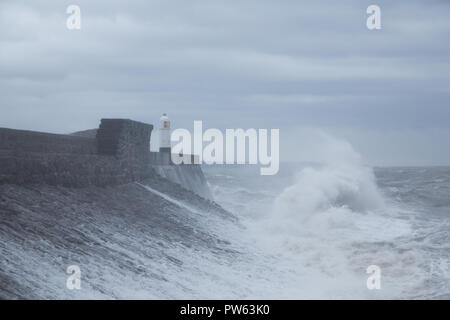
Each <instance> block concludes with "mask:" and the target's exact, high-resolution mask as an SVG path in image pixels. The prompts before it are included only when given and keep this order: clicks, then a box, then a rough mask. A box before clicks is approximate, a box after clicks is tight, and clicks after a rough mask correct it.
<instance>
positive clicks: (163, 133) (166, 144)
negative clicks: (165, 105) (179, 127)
mask: <svg viewBox="0 0 450 320" xmlns="http://www.w3.org/2000/svg"><path fill="white" fill-rule="evenodd" d="M159 152H169V153H170V120H169V117H168V116H167V114H165V113H163V115H162V116H161V118H160V119H159Z"/></svg>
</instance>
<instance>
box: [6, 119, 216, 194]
mask: <svg viewBox="0 0 450 320" xmlns="http://www.w3.org/2000/svg"><path fill="white" fill-rule="evenodd" d="M152 130H153V125H151V124H146V123H142V122H137V121H132V120H128V119H102V120H101V123H100V126H99V128H98V129H93V130H88V131H85V132H80V133H77V134H74V135H63V134H51V133H43V132H34V131H25V130H13V129H6V128H0V184H19V185H23V184H36V183H45V184H49V185H61V186H65V187H87V186H101V187H105V186H114V185H120V184H125V183H129V182H133V181H140V180H143V179H148V178H151V177H154V176H155V175H157V174H159V175H161V176H163V177H164V178H166V179H168V180H170V181H172V182H175V183H177V184H179V185H181V186H183V187H184V188H186V189H188V190H190V191H193V192H195V193H197V194H199V195H200V196H202V197H204V198H209V199H210V198H211V194H210V192H209V189H208V187H207V184H206V180H205V178H204V176H203V172H202V170H201V168H200V166H198V165H186V166H184V165H182V166H176V167H177V168H175V165H173V164H172V163H171V161H170V154H169V153H159V152H150V139H151V133H152ZM84 133H86V134H84Z"/></svg>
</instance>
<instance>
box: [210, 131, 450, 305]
mask: <svg viewBox="0 0 450 320" xmlns="http://www.w3.org/2000/svg"><path fill="white" fill-rule="evenodd" d="M314 139H315V141H314V145H316V146H321V147H320V148H316V150H317V151H318V152H316V153H313V152H312V153H311V156H312V157H314V159H313V160H314V163H309V164H308V163H306V164H305V163H290V164H288V163H284V164H283V163H282V165H281V167H280V173H279V174H278V175H276V176H272V177H267V176H265V177H263V176H259V175H258V171H257V168H254V167H251V166H241V167H206V168H205V172H206V174H207V178H208V181H209V183H210V187H211V189H212V191H213V193H214V197H215V200H216V201H217V202H219V203H220V204H221V205H223V206H224V207H225V208H226V209H228V210H230V211H232V212H233V213H234V214H236V215H237V216H238V217H239V218H240V219H241V221H242V223H243V224H244V226H245V232H244V233H245V234H244V235H242V234H236V235H234V236H236V237H237V238H239V239H244V238H245V239H247V240H246V241H248V242H247V243H249V244H250V245H249V247H248V250H249V252H250V253H251V252H254V255H255V257H256V258H255V259H257V260H258V257H260V258H261V260H260V261H259V262H258V261H256V262H255V263H261V264H264V263H269V264H270V266H267V267H268V268H267V269H265V270H270V272H269V271H266V272H267V273H268V274H267V277H268V278H269V279H270V281H272V283H273V289H272V292H271V293H270V294H269V295H268V297H280V298H281V297H288V298H292V299H295V298H300V299H302V298H319V299H321V298H332V299H339V298H344V299H347V298H355V299H360V298H361V299H377V298H437V299H440V298H444V299H445V298H446V299H448V298H450V280H449V279H450V278H449V268H450V260H449V258H450V253H449V252H450V250H448V249H449V244H448V243H449V241H448V240H449V231H450V203H449V200H448V199H449V198H450V197H449V195H450V168H377V169H375V170H374V169H373V168H370V167H368V166H365V165H364V163H363V161H362V159H361V157H360V156H359V154H358V153H357V152H356V151H355V150H353V148H352V147H351V146H350V145H349V144H348V143H346V142H345V141H341V140H337V139H334V138H332V137H329V136H326V135H324V134H320V135H315V136H314ZM310 151H311V150H310ZM242 241H244V240H242ZM244 242H245V241H244ZM259 255H260V256H259ZM265 255H268V256H270V257H273V259H268V260H266V259H263V258H262V257H263V256H265ZM370 265H377V266H379V267H380V268H381V274H382V276H381V289H380V290H368V289H367V286H366V281H367V278H368V276H369V274H367V273H366V269H367V267H368V266H370ZM277 290H278V291H279V292H277Z"/></svg>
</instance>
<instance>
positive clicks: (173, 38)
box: [0, 0, 450, 165]
mask: <svg viewBox="0 0 450 320" xmlns="http://www.w3.org/2000/svg"><path fill="white" fill-rule="evenodd" d="M70 4H76V5H79V6H80V8H81V30H74V31H69V30H68V29H67V28H66V19H67V17H68V14H66V8H67V7H68V6H69V5H70ZM371 4H377V5H379V6H380V7H381V23H382V29H381V30H373V31H370V30H368V29H367V27H366V18H367V14H366V8H367V7H368V6H369V5H371ZM449 17H450V1H447V0H442V1H432V0H427V1H425V0H423V1H411V0H408V1H406V0H405V1H378V0H373V1H365V0H355V1H335V0H334V1H323V0H317V1H311V0H308V1H299V0H291V1H289V0H270V1H269V0H221V1H218V0H177V1H175V0H159V1H153V0H151V1H150V0H129V1H118V0H97V1H92V0H71V1H62V0H40V1H29V0H28V1H20V0H2V1H1V2H0V115H1V116H0V127H9V128H18V129H30V130H39V131H49V132H57V133H68V132H72V131H77V130H82V129H88V128H94V127H97V126H98V124H99V120H100V118H104V117H120V118H131V119H135V120H139V121H144V122H149V123H155V124H156V122H157V120H158V118H159V116H160V115H161V113H163V112H167V113H169V116H170V117H171V119H172V122H173V126H174V127H184V128H188V129H190V128H192V123H193V121H194V120H203V122H204V125H205V126H206V127H216V128H220V129H225V128H239V127H241V128H251V127H256V128H268V129H270V128H279V129H280V139H281V145H282V154H281V155H282V158H281V160H292V159H295V158H304V159H306V158H307V157H304V156H305V154H304V152H303V153H302V144H307V143H313V142H308V141H307V140H305V139H303V140H302V139H301V137H303V136H304V135H302V133H304V132H305V130H318V129H319V130H323V131H325V132H328V133H329V134H331V135H333V136H336V137H339V138H343V139H346V140H348V141H349V142H350V143H351V144H352V145H353V146H354V147H355V149H356V150H358V151H359V152H360V153H361V154H362V156H363V158H364V159H365V161H366V162H367V163H369V164H373V165H442V164H447V165H450V58H449V57H450V19H449Z"/></svg>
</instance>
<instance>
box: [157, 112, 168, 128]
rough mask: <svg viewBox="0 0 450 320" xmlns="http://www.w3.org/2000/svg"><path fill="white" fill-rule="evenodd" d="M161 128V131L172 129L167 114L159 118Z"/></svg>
mask: <svg viewBox="0 0 450 320" xmlns="http://www.w3.org/2000/svg"><path fill="white" fill-rule="evenodd" d="M159 127H160V129H170V120H169V117H168V116H167V114H166V113H163V115H162V116H161V118H159Z"/></svg>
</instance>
